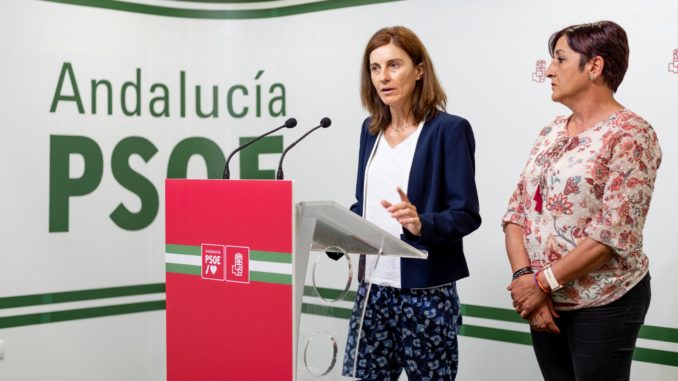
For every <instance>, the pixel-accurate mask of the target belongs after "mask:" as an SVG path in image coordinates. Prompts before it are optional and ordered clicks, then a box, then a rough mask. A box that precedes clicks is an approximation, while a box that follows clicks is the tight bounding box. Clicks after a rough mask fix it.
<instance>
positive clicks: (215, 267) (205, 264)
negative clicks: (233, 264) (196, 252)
mask: <svg viewBox="0 0 678 381" xmlns="http://www.w3.org/2000/svg"><path fill="white" fill-rule="evenodd" d="M201 249H202V261H201V266H200V269H201V272H200V274H201V276H202V279H211V280H224V268H225V267H226V258H225V257H224V246H223V245H211V244H202V245H201Z"/></svg>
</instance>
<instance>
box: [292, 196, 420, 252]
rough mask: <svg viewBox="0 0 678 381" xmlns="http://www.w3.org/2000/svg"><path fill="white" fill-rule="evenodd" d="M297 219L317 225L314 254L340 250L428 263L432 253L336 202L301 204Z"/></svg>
mask: <svg viewBox="0 0 678 381" xmlns="http://www.w3.org/2000/svg"><path fill="white" fill-rule="evenodd" d="M296 212H297V219H298V221H303V220H304V219H314V220H315V222H316V225H315V230H314V233H313V243H312V245H311V250H318V251H325V250H327V249H328V248H332V247H339V248H341V249H343V250H344V251H345V252H346V253H351V254H379V253H381V255H387V256H396V257H403V258H419V259H426V258H427V257H428V253H426V252H424V251H421V250H418V249H416V248H414V247H412V246H411V245H408V244H407V243H405V242H403V241H402V240H400V239H399V238H398V237H395V236H393V235H392V234H390V233H388V232H387V231H385V230H383V229H381V228H379V227H378V226H376V225H374V224H373V223H371V222H369V221H367V220H365V219H364V218H362V217H360V216H358V215H357V214H355V213H353V212H351V211H350V210H348V209H346V208H344V207H342V206H340V205H339V204H337V203H336V202H334V201H308V202H300V203H298V204H297V211H296Z"/></svg>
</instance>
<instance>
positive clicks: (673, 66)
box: [669, 49, 678, 74]
mask: <svg viewBox="0 0 678 381" xmlns="http://www.w3.org/2000/svg"><path fill="white" fill-rule="evenodd" d="M669 73H673V74H678V49H674V50H673V61H671V62H669Z"/></svg>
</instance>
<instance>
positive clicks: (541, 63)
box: [532, 59, 546, 83]
mask: <svg viewBox="0 0 678 381" xmlns="http://www.w3.org/2000/svg"><path fill="white" fill-rule="evenodd" d="M534 66H535V67H534V73H532V81H534V82H539V83H541V82H544V81H545V80H546V60H542V59H539V60H537V62H536V63H535V65H534Z"/></svg>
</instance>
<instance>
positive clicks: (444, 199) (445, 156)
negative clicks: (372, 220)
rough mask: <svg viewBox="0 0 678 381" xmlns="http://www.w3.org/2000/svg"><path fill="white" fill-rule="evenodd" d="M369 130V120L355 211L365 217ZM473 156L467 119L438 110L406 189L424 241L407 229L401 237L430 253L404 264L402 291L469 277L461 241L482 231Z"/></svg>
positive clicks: (420, 145)
mask: <svg viewBox="0 0 678 381" xmlns="http://www.w3.org/2000/svg"><path fill="white" fill-rule="evenodd" d="M368 126H369V118H367V119H365V121H364V122H363V127H362V132H361V135H360V153H359V156H358V179H357V181H356V192H355V196H356V200H357V202H356V203H355V204H353V205H352V206H351V210H352V211H353V212H355V213H357V214H359V215H361V216H362V215H363V203H364V200H363V193H364V192H363V189H364V181H365V167H366V166H367V162H368V160H369V159H370V156H371V155H372V149H373V148H374V144H375V142H376V140H377V136H378V135H371V134H370V133H369V132H368V129H367V128H368ZM474 152H475V140H474V138H473V131H472V130H471V125H470V124H469V122H468V121H466V119H463V118H461V117H458V116H455V115H450V114H447V113H445V112H442V111H439V112H438V113H437V114H436V115H435V116H434V117H433V118H431V119H430V120H429V121H427V122H426V123H424V126H423V127H422V130H421V132H420V135H419V140H418V141H417V147H416V149H415V152H414V158H413V159H412V167H411V169H410V177H409V180H408V185H407V196H408V198H409V199H410V202H412V204H414V206H416V207H417V212H418V213H419V218H420V219H421V224H422V231H421V236H419V237H417V236H414V235H412V234H411V233H410V232H409V231H407V230H406V229H404V228H403V234H402V235H401V236H400V238H401V239H402V240H403V241H405V242H407V243H409V244H410V245H412V246H414V247H417V248H419V249H422V250H426V251H428V259H425V260H421V259H410V258H402V259H401V260H400V264H401V266H400V276H401V286H402V287H403V288H427V287H433V286H440V285H443V284H447V283H451V282H454V281H456V280H458V279H461V278H464V277H467V276H468V275H469V271H468V266H467V265H466V259H465V258H464V247H463V244H462V238H463V237H464V236H465V235H467V234H469V233H471V232H473V231H474V230H476V229H478V227H479V226H480V222H481V219H480V213H479V206H478V192H477V190H476V184H475V159H474ZM394 191H395V190H394ZM361 259H364V258H361ZM361 262H363V261H362V260H361ZM361 267H362V266H361ZM362 275H363V274H360V279H361V280H362Z"/></svg>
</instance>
